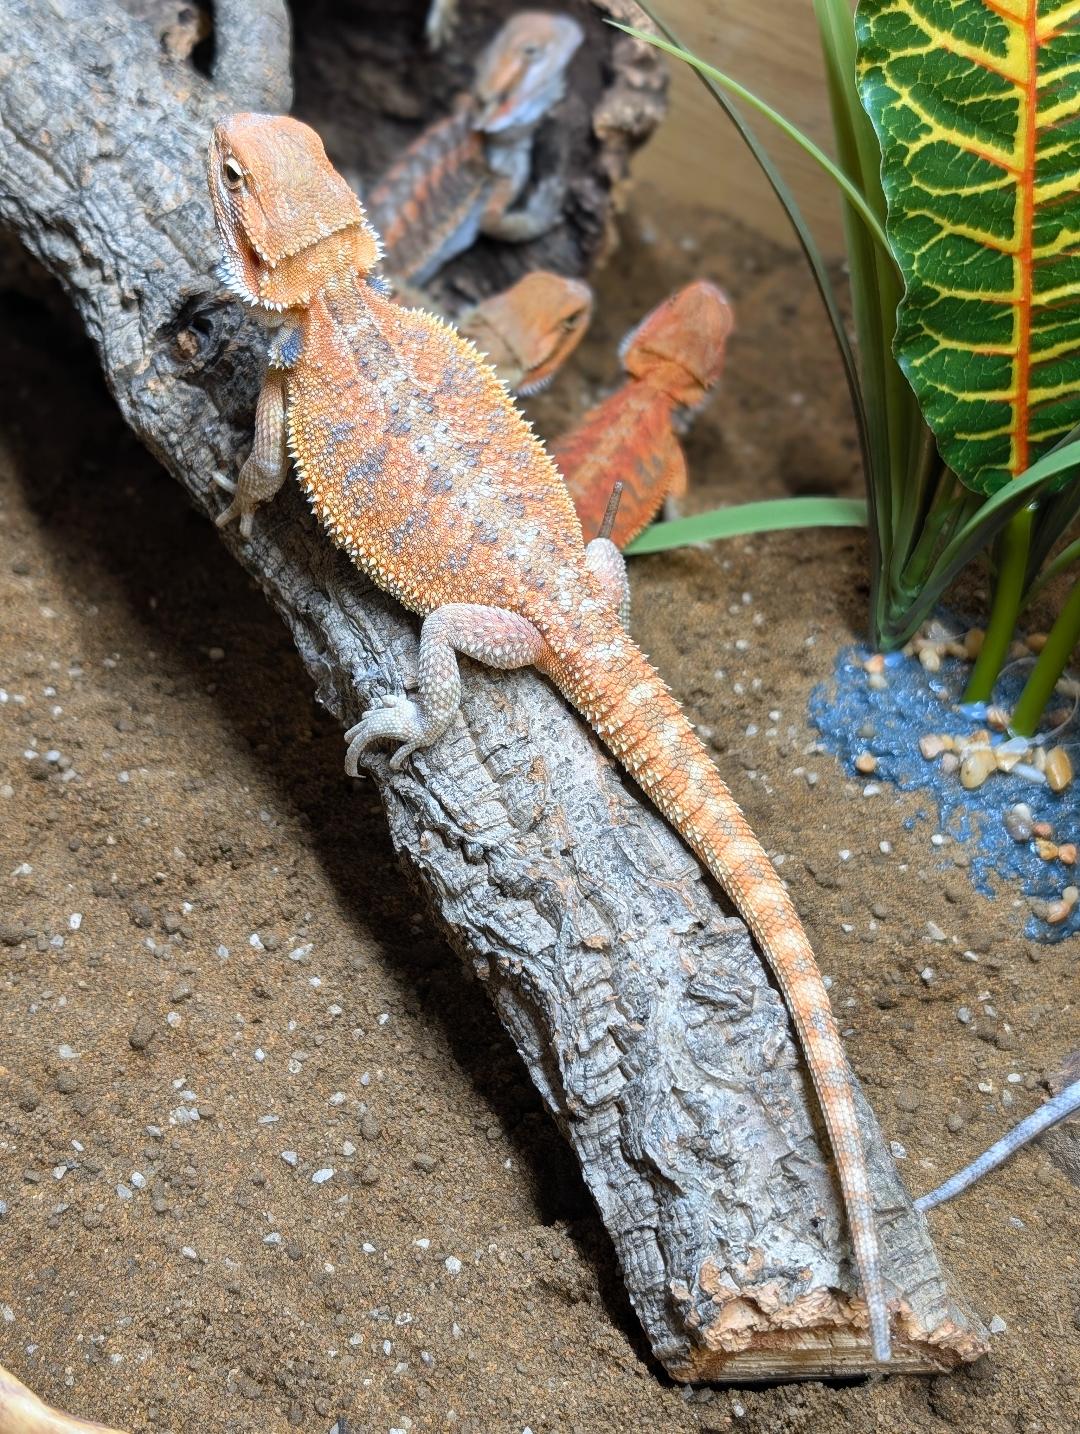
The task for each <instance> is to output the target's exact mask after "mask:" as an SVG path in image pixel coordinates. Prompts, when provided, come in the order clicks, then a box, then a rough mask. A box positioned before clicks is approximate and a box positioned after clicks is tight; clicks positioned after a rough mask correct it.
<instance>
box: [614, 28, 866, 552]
mask: <svg viewBox="0 0 1080 1434" xmlns="http://www.w3.org/2000/svg"><path fill="white" fill-rule="evenodd" d="M641 9H643V10H644V11H645V13H646V15H648V17H649V19H650V20H651V21H652V22H653V24H654V25H655V26H656V27H657V29H658V30H660V32H661V34H663V35H664V36H665V37H666V39H667V40H668V41H669V42H670V43H671V44H672V45H674V46H675V48H676V49H677V50H678V51H680V52H682V51H685V49H686V47H685V46H684V45H683V44H681V42H680V40H679V37H678V35H677V34H676V33H675V31H674V30H673V29H672V28H671V26H670V25H668V24H667V23H666V22H665V21H664V20H662V19H661V18H660V17H659V16H658V15H657V14H656V12H655V10H654V9H653V7H652V6H651V5H649V4H646V3H644V0H642V3H641ZM695 74H696V75H697V77H698V79H699V80H700V81H701V83H702V84H703V85H704V86H705V88H706V89H707V90H708V91H709V93H710V94H711V95H712V97H713V99H715V100H716V102H717V104H718V105H719V106H720V107H721V109H722V110H723V111H724V113H725V115H726V116H727V117H728V119H729V120H730V121H731V123H732V125H734V127H735V129H736V131H737V132H738V134H739V137H740V139H741V140H742V141H743V143H744V144H745V145H746V147H747V149H748V150H749V151H750V153H751V154H752V155H753V157H754V160H755V161H756V163H757V165H758V168H759V169H760V170H761V172H762V174H763V175H764V177H765V180H766V182H767V183H768V185H769V187H770V188H771V189H772V192H773V194H775V196H776V199H777V202H778V203H779V205H780V207H781V208H782V209H783V211H784V214H785V215H786V217H787V221H788V223H789V224H790V225H791V228H792V231H793V232H794V234H795V238H796V239H797V240H798V242H799V247H800V248H801V249H802V252H803V256H804V258H805V259H806V262H807V264H808V266H809V268H810V273H811V276H812V277H813V280H814V284H815V286H816V288H817V291H818V295H819V297H820V298H821V302H822V305H823V307H824V309H825V314H826V317H827V318H828V320H829V324H830V327H831V328H832V332H833V338H834V340H835V342H836V347H837V350H838V351H839V354H840V361H841V363H842V364H843V367H844V378H845V381H846V383H847V388H848V393H849V395H850V398H851V409H852V413H853V415H854V418H855V428H856V432H857V434H858V438H859V451H860V454H861V456H862V463H863V471H864V473H865V474H866V475H867V484H868V491H869V492H870V494H871V497H872V498H873V496H874V494H875V487H876V485H875V484H874V483H873V482H872V481H871V476H870V475H871V473H872V464H873V457H872V452H871V440H870V432H869V425H868V422H867V415H866V402H865V396H864V393H863V386H862V382H861V379H860V374H859V365H858V363H857V362H856V359H855V353H854V350H853V349H852V346H851V341H850V339H849V338H848V333H847V329H846V327H845V325H844V320H843V317H842V316H841V313H840V306H839V304H838V302H837V298H836V292H835V290H834V288H833V284H832V280H831V279H830V277H829V271H828V269H827V268H826V266H825V260H824V258H823V256H822V253H821V250H820V249H819V248H818V246H817V243H816V241H815V239H814V236H813V234H812V232H811V230H810V226H809V225H808V224H807V222H806V220H805V218H804V217H803V213H802V210H801V209H800V208H799V204H798V202H797V200H796V198H795V196H794V195H793V194H792V192H791V190H790V189H789V188H788V185H787V183H786V181H785V180H784V178H783V176H782V175H781V173H780V171H779V170H778V169H777V167H776V165H775V164H774V163H773V160H772V158H771V156H770V155H769V152H768V151H767V150H766V148H765V146H764V145H763V144H762V143H761V141H760V140H759V139H758V137H757V134H756V133H755V131H754V129H753V127H752V126H751V125H750V124H749V123H748V121H747V120H746V119H744V118H743V116H742V114H741V113H740V111H739V110H738V109H737V107H736V106H735V104H734V103H733V102H732V100H731V98H730V97H729V96H728V95H727V94H726V93H725V91H724V90H723V89H722V88H721V86H720V85H718V84H717V83H716V81H715V80H713V79H711V78H710V77H709V75H708V74H706V73H704V72H703V71H702V70H700V69H695ZM861 232H864V231H861ZM867 242H868V243H869V244H870V245H871V247H872V241H870V240H868V241H867ZM877 536H878V522H877V520H876V519H875V521H874V525H873V527H872V529H871V540H872V542H874V543H875V545H876V540H877ZM872 562H873V567H874V569H875V571H877V569H878V568H879V566H880V564H879V559H878V558H877V557H874V558H873V560H872Z"/></svg>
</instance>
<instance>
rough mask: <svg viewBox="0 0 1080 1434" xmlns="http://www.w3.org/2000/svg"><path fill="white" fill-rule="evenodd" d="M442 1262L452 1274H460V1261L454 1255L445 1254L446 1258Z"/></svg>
mask: <svg viewBox="0 0 1080 1434" xmlns="http://www.w3.org/2000/svg"><path fill="white" fill-rule="evenodd" d="M443 1264H444V1265H445V1267H446V1268H447V1269H448V1270H449V1271H450V1273H451V1274H452V1275H460V1274H461V1261H460V1260H459V1259H458V1257H457V1256H456V1255H447V1257H446V1259H445V1260H444V1261H443Z"/></svg>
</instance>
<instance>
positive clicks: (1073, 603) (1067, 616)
mask: <svg viewBox="0 0 1080 1434" xmlns="http://www.w3.org/2000/svg"><path fill="white" fill-rule="evenodd" d="M1078 642H1080V582H1076V583H1074V584H1073V588H1072V591H1071V592H1070V593H1069V596H1068V597H1067V598H1066V599H1065V605H1064V607H1063V608H1062V609H1061V611H1060V612H1059V613H1058V616H1057V621H1056V622H1055V623H1054V625H1053V627H1052V628H1051V629H1050V636H1049V637H1048V638H1047V639H1046V646H1045V647H1044V648H1043V650H1042V652H1040V653H1039V656H1038V658H1037V660H1036V662H1035V666H1034V667H1033V668H1032V671H1031V676H1030V677H1029V678H1028V680H1027V682H1026V683H1025V684H1024V690H1023V692H1021V694H1020V701H1019V702H1018V703H1017V704H1016V708H1015V710H1014V711H1013V715H1012V722H1011V724H1010V725H1011V727H1012V730H1013V731H1014V732H1015V733H1016V734H1017V735H1018V736H1020V737H1030V736H1032V735H1033V733H1034V731H1035V728H1036V727H1037V726H1038V725H1039V718H1040V717H1041V716H1042V714H1043V710H1044V709H1045V707H1046V704H1047V703H1048V702H1049V701H1050V697H1051V695H1052V694H1053V691H1054V687H1055V684H1056V683H1057V680H1058V678H1059V677H1060V676H1061V674H1062V673H1063V672H1064V671H1065V664H1066V663H1067V662H1068V660H1069V658H1070V657H1071V656H1072V653H1073V649H1074V648H1075V647H1076V644H1077V643H1078Z"/></svg>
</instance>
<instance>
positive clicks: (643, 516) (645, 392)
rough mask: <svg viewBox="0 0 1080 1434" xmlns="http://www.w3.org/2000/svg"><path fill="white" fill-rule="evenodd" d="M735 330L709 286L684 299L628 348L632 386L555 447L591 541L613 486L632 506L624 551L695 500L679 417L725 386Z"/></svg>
mask: <svg viewBox="0 0 1080 1434" xmlns="http://www.w3.org/2000/svg"><path fill="white" fill-rule="evenodd" d="M732 326H733V320H732V313H731V305H730V304H729V303H728V301H727V298H726V297H725V295H724V294H723V292H722V291H721V290H720V289H718V288H717V287H716V285H715V284H710V283H709V282H708V280H706V279H699V280H697V281H696V282H695V283H693V284H688V285H687V286H686V288H684V289H680V290H679V292H678V293H677V294H673V295H672V296H671V297H670V298H669V299H665V301H664V302H663V303H662V304H660V305H659V306H658V307H657V308H655V309H653V310H652V312H651V313H650V314H648V315H647V316H646V317H645V318H644V319H643V320H642V321H641V323H640V324H638V326H637V328H635V329H633V330H632V331H631V332H630V333H629V334H628V335H627V337H626V338H625V339H624V340H623V343H622V346H621V348H620V357H621V359H622V364H623V368H624V369H625V370H626V374H627V379H626V382H625V383H624V384H623V385H622V387H621V388H619V389H617V390H616V391H615V393H613V394H612V395H611V397H610V398H606V399H605V400H604V401H603V402H602V403H599V404H597V406H596V407H595V408H593V409H590V411H589V412H588V413H587V414H586V415H585V417H584V418H583V419H582V420H581V422H580V423H579V424H578V425H577V427H576V428H574V429H572V430H571V432H570V433H568V434H565V435H564V436H563V437H562V438H558V439H556V440H555V442H554V443H553V444H552V446H551V451H552V457H553V458H554V459H555V462H556V463H557V464H558V466H559V469H560V471H561V472H562V475H563V477H564V478H565V480H566V486H567V487H568V488H569V490H570V496H571V498H572V499H573V500H574V507H575V508H576V509H577V515H578V517H579V518H580V520H581V526H582V528H583V529H584V531H585V533H586V534H593V533H598V532H599V531H600V526H601V523H602V522H603V519H604V513H605V509H606V507H607V503H608V499H609V498H610V497H611V488H612V483H613V481H614V480H615V479H620V480H621V481H622V484H623V491H622V496H621V498H620V500H619V506H618V509H617V511H616V514H615V520H614V524H613V526H612V530H611V533H610V534H609V536H610V538H611V540H612V542H613V543H614V544H615V546H616V547H617V548H625V547H626V546H627V544H628V543H630V542H632V541H633V539H634V538H636V537H637V535H638V534H639V533H640V532H641V531H642V529H644V528H647V527H648V525H649V524H650V523H651V522H652V520H653V518H655V517H656V515H657V513H658V512H659V511H660V509H661V508H662V507H663V506H664V505H665V504H666V503H667V504H670V503H672V502H673V501H675V500H677V499H679V498H681V497H682V495H683V494H684V493H685V492H686V459H685V457H684V456H683V451H682V447H681V445H680V443H679V440H678V438H677V437H676V435H675V430H674V428H673V419H674V417H675V414H676V412H677V411H678V410H679V409H689V408H695V407H697V406H698V405H699V404H700V403H702V402H703V401H704V399H705V397H706V396H707V394H708V393H709V391H710V390H711V389H712V388H713V387H714V386H715V385H716V383H717V382H718V381H719V378H720V374H721V372H722V371H723V366H724V346H725V344H726V342H727V337H728V335H729V334H730V333H731V330H732Z"/></svg>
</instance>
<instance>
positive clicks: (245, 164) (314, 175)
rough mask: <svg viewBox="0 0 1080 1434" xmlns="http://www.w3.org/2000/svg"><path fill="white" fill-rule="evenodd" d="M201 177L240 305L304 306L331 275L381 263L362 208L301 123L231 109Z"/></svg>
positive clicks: (225, 270) (226, 274) (225, 275)
mask: <svg viewBox="0 0 1080 1434" xmlns="http://www.w3.org/2000/svg"><path fill="white" fill-rule="evenodd" d="M207 174H208V178H209V185H210V198H211V200H212V201H213V205H214V218H215V220H216V222H217V229H218V235H219V236H220V239H221V244H222V249H223V252H224V254H225V256H226V257H225V258H224V260H223V261H222V267H221V277H222V279H223V281H224V282H225V284H226V285H227V286H228V288H229V289H231V290H232V292H233V293H234V294H235V295H236V296H237V298H239V299H241V300H242V301H243V302H244V303H245V304H253V305H255V306H256V307H258V308H261V309H264V310H268V311H270V312H279V311H281V310H283V309H290V308H296V307H302V306H303V305H305V304H308V303H310V301H311V296H312V294H313V293H314V292H315V291H316V290H317V289H319V288H321V287H322V286H323V284H325V282H326V280H327V279H328V277H329V276H330V275H331V274H335V273H341V272H344V271H348V270H355V271H357V272H359V273H361V274H365V273H367V272H368V271H369V270H370V269H372V268H373V267H374V266H375V265H376V264H377V263H378V261H379V254H380V246H379V239H378V236H377V235H376V233H375V231H374V229H372V227H371V225H370V224H369V223H368V222H367V216H366V215H365V213H364V207H363V205H362V204H361V203H360V201H359V199H357V197H356V195H355V194H354V193H353V192H352V190H351V189H350V188H349V186H348V185H347V184H346V183H345V181H344V180H343V179H342V178H341V176H340V175H339V174H338V173H337V172H336V171H335V170H334V168H333V166H332V165H331V163H330V161H329V160H328V159H327V157H326V151H325V150H324V149H323V145H322V141H321V140H320V139H319V136H318V135H317V134H316V133H315V131H314V130H312V129H309V128H308V126H307V125H305V124H301V123H300V122H299V121H298V120H294V119H289V118H288V117H287V116H284V115H280V116H275V115H260V114H235V115H230V116H229V117H228V118H227V119H224V120H222V121H221V123H220V124H218V125H215V126H214V133H213V135H212V137H211V139H210V152H209V159H208V166H207Z"/></svg>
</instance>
